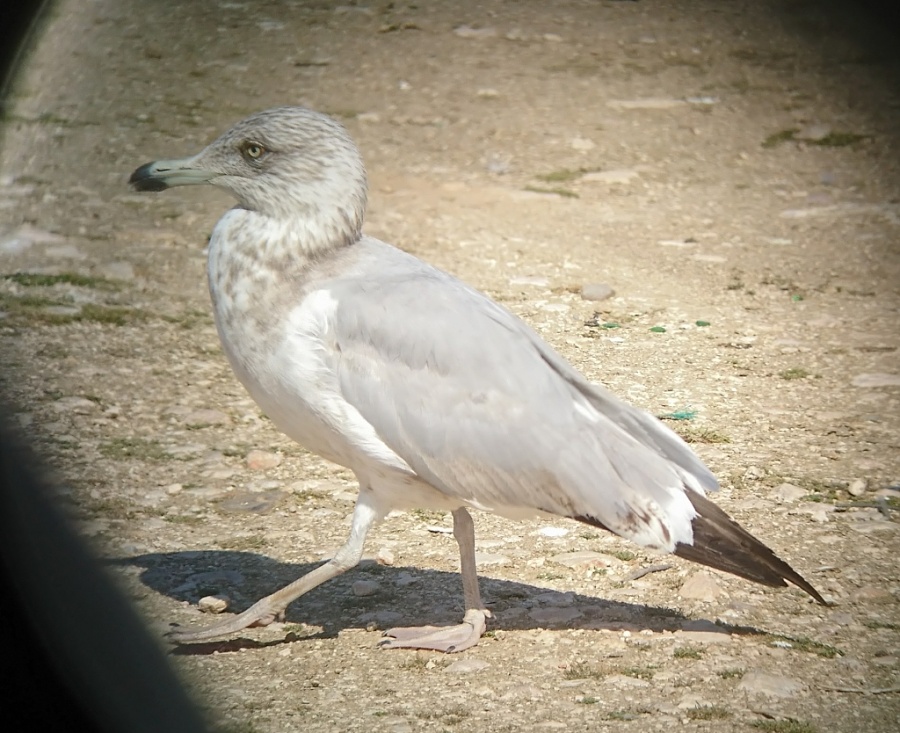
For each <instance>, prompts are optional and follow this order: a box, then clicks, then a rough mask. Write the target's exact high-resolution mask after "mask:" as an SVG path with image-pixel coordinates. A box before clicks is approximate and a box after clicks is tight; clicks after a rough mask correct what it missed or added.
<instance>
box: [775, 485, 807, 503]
mask: <svg viewBox="0 0 900 733" xmlns="http://www.w3.org/2000/svg"><path fill="white" fill-rule="evenodd" d="M808 494H809V492H808V491H807V490H806V489H803V488H801V487H799V486H795V485H794V484H779V485H778V486H776V487H775V488H774V489H772V496H774V497H775V498H777V499H781V501H787V502H794V501H798V500H799V499H802V498H803V497H804V496H806V495H808Z"/></svg>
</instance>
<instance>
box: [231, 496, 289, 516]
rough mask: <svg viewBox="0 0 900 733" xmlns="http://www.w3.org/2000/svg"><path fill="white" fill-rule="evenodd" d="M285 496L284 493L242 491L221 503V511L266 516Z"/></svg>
mask: <svg viewBox="0 0 900 733" xmlns="http://www.w3.org/2000/svg"><path fill="white" fill-rule="evenodd" d="M283 496H285V493H284V492H283V491H260V492H256V491H241V492H236V493H234V494H232V495H231V496H229V497H228V498H226V499H223V500H222V501H220V502H219V504H218V506H219V509H221V510H222V511H225V512H247V513H248V514H265V513H266V512H268V511H269V510H271V509H273V508H274V507H275V505H276V504H278V502H279V501H280V500H281V498H282V497H283Z"/></svg>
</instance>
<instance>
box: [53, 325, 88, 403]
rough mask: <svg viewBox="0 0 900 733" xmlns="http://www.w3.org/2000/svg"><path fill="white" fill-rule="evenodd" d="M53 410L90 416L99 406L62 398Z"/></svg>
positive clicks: (82, 399)
mask: <svg viewBox="0 0 900 733" xmlns="http://www.w3.org/2000/svg"><path fill="white" fill-rule="evenodd" d="M76 310H77V309H76ZM53 409H54V410H56V411H57V412H73V413H75V414H76V415H90V414H91V413H93V412H96V411H97V410H98V409H99V405H97V403H96V402H93V401H92V400H89V399H87V398H85V397H61V398H60V399H58V400H56V402H54V403H53Z"/></svg>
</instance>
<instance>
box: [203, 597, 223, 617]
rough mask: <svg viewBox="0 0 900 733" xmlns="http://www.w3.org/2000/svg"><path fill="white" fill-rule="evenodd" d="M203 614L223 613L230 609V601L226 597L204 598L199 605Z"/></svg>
mask: <svg viewBox="0 0 900 733" xmlns="http://www.w3.org/2000/svg"><path fill="white" fill-rule="evenodd" d="M197 608H199V609H200V610H201V611H203V613H222V612H223V611H225V610H226V609H227V608H228V599H227V598H226V597H225V596H204V597H203V598H201V599H200V601H199V602H198V603H197Z"/></svg>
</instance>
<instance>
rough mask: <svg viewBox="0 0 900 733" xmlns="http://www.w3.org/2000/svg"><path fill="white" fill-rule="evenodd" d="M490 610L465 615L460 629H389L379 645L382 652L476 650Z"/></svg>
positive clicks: (454, 627) (426, 627)
mask: <svg viewBox="0 0 900 733" xmlns="http://www.w3.org/2000/svg"><path fill="white" fill-rule="evenodd" d="M488 616H490V612H489V611H487V610H470V611H467V612H466V616H465V618H464V619H463V622H462V623H461V624H459V625H457V626H418V627H415V626H411V627H398V628H395V629H388V630H387V631H385V632H384V634H385V636H387V637H390V638H387V639H383V640H382V641H381V642H379V646H380V647H381V648H382V649H427V650H430V651H436V652H443V653H444V654H454V653H456V652H461V651H465V650H466V649H470V648H472V647H473V646H475V645H476V644H477V643H478V641H479V640H480V639H481V636H482V635H483V634H484V632H485V629H486V628H487V623H486V620H485V619H486V618H487V617H488Z"/></svg>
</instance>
